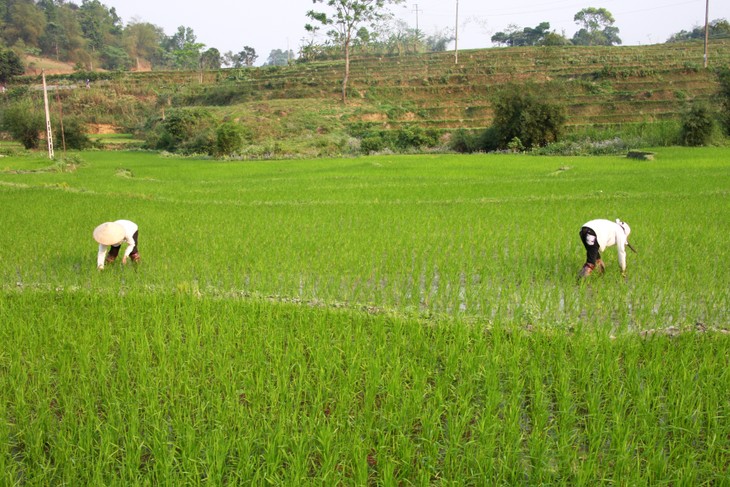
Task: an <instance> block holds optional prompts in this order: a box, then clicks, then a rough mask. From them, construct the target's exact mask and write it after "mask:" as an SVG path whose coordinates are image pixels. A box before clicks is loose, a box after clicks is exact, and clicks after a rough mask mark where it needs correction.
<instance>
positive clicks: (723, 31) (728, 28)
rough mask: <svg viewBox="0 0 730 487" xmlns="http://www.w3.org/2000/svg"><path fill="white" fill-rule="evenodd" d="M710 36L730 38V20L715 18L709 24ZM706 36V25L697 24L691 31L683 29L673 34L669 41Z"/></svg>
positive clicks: (682, 40) (712, 37)
mask: <svg viewBox="0 0 730 487" xmlns="http://www.w3.org/2000/svg"><path fill="white" fill-rule="evenodd" d="M707 27H708V32H707V34H708V37H709V38H710V39H728V38H730V22H728V21H727V20H725V19H715V20H713V21H712V22H710V23H709V24H708V26H707ZM704 38H705V27H704V26H702V27H700V26H697V27H695V28H694V29H692V30H690V31H686V30H681V31H679V32H677V33H676V34H672V35H671V36H670V37H669V39H667V42H684V41H691V40H696V39H704Z"/></svg>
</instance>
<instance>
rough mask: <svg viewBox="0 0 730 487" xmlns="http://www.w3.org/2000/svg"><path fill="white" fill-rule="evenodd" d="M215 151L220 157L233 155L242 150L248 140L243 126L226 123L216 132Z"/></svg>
mask: <svg viewBox="0 0 730 487" xmlns="http://www.w3.org/2000/svg"><path fill="white" fill-rule="evenodd" d="M215 137H216V140H215V150H216V153H217V154H218V155H231V154H234V153H235V152H237V151H238V150H240V149H241V147H242V146H243V143H244V141H245V139H246V131H245V130H244V128H243V126H241V125H240V124H238V123H235V122H224V123H222V124H221V125H219V126H218V129H216V131H215Z"/></svg>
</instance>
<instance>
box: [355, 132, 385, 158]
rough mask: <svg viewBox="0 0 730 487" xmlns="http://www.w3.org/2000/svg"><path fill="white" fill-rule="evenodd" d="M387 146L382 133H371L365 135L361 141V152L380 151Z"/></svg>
mask: <svg viewBox="0 0 730 487" xmlns="http://www.w3.org/2000/svg"><path fill="white" fill-rule="evenodd" d="M384 148H385V141H384V140H383V137H382V136H381V135H380V134H370V135H367V136H365V137H364V138H363V139H362V141H361V142H360V152H362V153H363V154H371V153H373V152H380V151H381V150H383V149H384Z"/></svg>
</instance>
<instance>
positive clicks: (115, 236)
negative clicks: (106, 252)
mask: <svg viewBox="0 0 730 487" xmlns="http://www.w3.org/2000/svg"><path fill="white" fill-rule="evenodd" d="M123 239H124V227H122V226H121V225H120V224H119V223H116V222H106V223H102V224H101V225H99V226H98V227H96V228H95V229H94V240H96V241H97V242H99V243H100V244H102V245H114V244H118V243H119V242H121V241H122V240H123Z"/></svg>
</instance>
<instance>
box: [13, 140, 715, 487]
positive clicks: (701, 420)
mask: <svg viewBox="0 0 730 487" xmlns="http://www.w3.org/2000/svg"><path fill="white" fill-rule="evenodd" d="M728 155H730V151H728V150H727V149H722V148H707V149H683V148H664V149H659V150H658V151H657V156H656V159H655V160H654V161H635V160H629V159H626V158H623V157H592V158H578V157H576V158H557V157H555V158H551V157H539V158H538V157H532V156H521V155H475V156H455V155H425V156H424V155H421V156H378V157H368V158H357V159H329V160H302V161H268V162H220V161H205V160H194V159H175V158H169V157H164V156H160V155H157V154H151V153H142V152H86V153H83V154H80V155H79V156H78V157H74V158H73V161H74V163H73V164H54V165H51V164H49V162H48V161H47V160H44V159H42V158H34V157H4V158H1V159H0V208H2V212H1V213H0V214H1V215H2V216H0V222H1V223H2V232H0V286H2V288H1V290H0V293H1V299H0V323H2V325H1V326H0V417H2V419H3V421H2V422H1V423H0V429H1V430H2V431H1V432H0V434H1V435H2V436H0V438H2V440H0V475H2V480H0V483H2V484H3V485H59V484H60V485H138V484H139V485H149V484H155V485H157V484H165V485H180V484H192V485H197V484H210V485H240V484H254V485H264V484H271V485H300V484H305V485H338V484H341V485H431V484H434V485H442V484H454V485H485V484H487V485H493V484H498V485H499V484H501V485H514V484H529V485H533V484H567V485H593V484H596V483H606V484H609V483H610V484H619V485H657V484H659V485H662V484H665V485H667V484H674V485H677V484H679V485H724V483H726V482H727V478H728V475H729V473H728V468H729V467H730V419H729V418H728V415H729V413H730V411H729V410H730V392H729V391H730V367H728V366H729V365H730V364H729V362H730V360H729V356H728V350H729V346H730V338H729V335H728V329H729V328H730V324H729V323H730V316H729V315H730V313H729V311H728V310H729V309H730V306H729V305H730V303H729V296H730V292H728V288H730V277H729V276H730V274H729V273H728V266H727V265H726V262H728V261H729V260H730V259H729V257H730V255H729V254H730V250H728V246H727V244H726V241H727V235H728V234H729V233H730V219H729V218H728V188H730V163H728V162H727V161H728ZM69 160H71V159H69ZM120 218H125V219H131V220H133V221H135V222H137V223H138V224H139V226H140V239H139V240H140V245H139V248H140V254H141V256H142V262H141V263H140V264H139V265H136V266H135V265H129V266H122V265H121V264H120V263H115V264H112V265H110V266H108V267H107V268H106V269H105V270H104V271H103V272H99V271H97V270H96V250H97V249H96V244H95V242H94V241H93V240H92V238H91V231H92V230H93V228H94V227H95V226H96V225H97V224H99V223H101V222H103V221H108V220H115V219H120ZM593 218H610V219H614V218H621V219H623V220H625V221H627V222H629V224H630V225H631V228H632V234H631V239H630V240H631V241H632V243H633V245H634V246H635V247H636V248H637V250H638V252H639V253H638V254H631V253H629V255H628V273H627V275H626V277H622V276H621V275H620V272H619V270H618V263H617V258H616V252H615V248H610V249H607V251H606V252H605V253H604V260H605V261H606V264H607V272H606V274H605V275H593V276H590V278H589V279H587V280H585V281H583V282H580V283H578V282H577V281H576V275H577V272H578V270H579V269H580V267H581V265H582V263H583V261H584V258H585V252H584V250H583V246H582V244H581V242H580V240H579V238H578V230H579V229H580V227H581V225H582V224H583V223H584V222H585V221H588V220H590V219H593Z"/></svg>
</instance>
